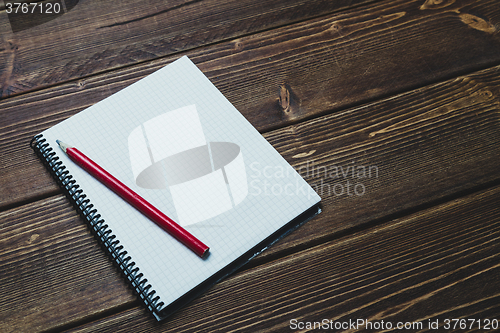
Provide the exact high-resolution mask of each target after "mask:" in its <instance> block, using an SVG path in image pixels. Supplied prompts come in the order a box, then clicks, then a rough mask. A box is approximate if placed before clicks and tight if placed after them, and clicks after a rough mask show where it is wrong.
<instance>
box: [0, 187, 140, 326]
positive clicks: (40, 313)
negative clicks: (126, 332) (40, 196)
mask: <svg viewBox="0 0 500 333" xmlns="http://www.w3.org/2000/svg"><path fill="white" fill-rule="evenodd" d="M48 216H53V217H52V218H47V217H48ZM0 225H1V227H0V234H1V237H0V258H1V260H0V271H1V272H2V274H0V290H1V296H0V297H1V299H2V300H1V302H0V303H1V304H2V305H0V331H1V332H35V331H42V330H45V329H47V328H50V327H53V326H54V325H58V324H61V323H67V322H70V321H72V320H75V319H81V318H82V316H83V317H85V316H88V315H95V314H99V313H100V312H101V311H102V310H103V309H105V308H106V307H109V306H111V307H113V306H120V305H122V304H123V303H127V302H128V303H133V302H135V301H136V298H135V297H134V295H133V293H132V291H131V290H129V289H128V287H127V286H126V283H125V281H124V280H123V279H122V278H120V274H119V273H118V271H117V270H114V269H113V266H112V264H111V262H110V261H109V260H108V258H106V256H105V255H104V252H103V251H102V250H101V249H100V248H99V245H98V244H97V242H96V241H94V239H93V237H92V235H91V234H90V232H88V231H87V229H86V226H85V225H84V224H83V221H82V220H80V218H79V217H78V216H77V215H76V212H75V211H74V210H73V208H72V207H71V206H70V205H69V203H68V202H67V200H66V198H65V197H62V196H58V197H53V198H50V199H47V200H41V201H37V202H36V203H34V204H31V205H29V206H23V207H20V208H18V209H16V210H14V211H7V212H3V213H2V214H1V216H0ZM91 295H93V296H91ZM96 295H99V297H95V296H96Z"/></svg>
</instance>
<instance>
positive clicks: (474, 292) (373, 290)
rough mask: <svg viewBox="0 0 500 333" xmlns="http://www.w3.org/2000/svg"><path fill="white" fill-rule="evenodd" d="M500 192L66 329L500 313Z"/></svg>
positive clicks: (202, 327)
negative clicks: (155, 306) (147, 307)
mask: <svg viewBox="0 0 500 333" xmlns="http://www.w3.org/2000/svg"><path fill="white" fill-rule="evenodd" d="M499 200H500V189H499V188H498V187H497V188H494V189H492V190H488V191H484V192H480V193H477V194H474V195H471V196H467V197H464V198H461V199H459V200H454V201H451V202H448V203H446V204H443V205H440V206H438V207H435V208H432V209H428V210H424V211H421V212H418V213H416V214H413V215H411V216H408V217H406V218H403V219H400V220H394V221H392V222H390V223H387V224H384V225H381V226H378V227H375V228H373V229H371V230H367V231H366V232H360V233H356V234H353V235H350V236H346V237H344V238H341V239H338V240H335V241H332V242H328V243H326V244H323V245H321V246H317V247H314V248H311V249H308V250H305V251H302V252H300V253H297V254H293V255H291V256H288V257H285V258H282V259H280V260H277V261H275V262H270V263H268V264H265V265H262V266H259V267H256V268H254V269H252V270H248V271H244V272H242V273H240V274H237V275H236V276H232V277H230V278H229V279H227V280H226V281H224V282H222V283H219V284H218V285H216V286H215V287H214V288H212V289H211V290H210V291H209V292H208V293H207V294H206V295H204V296H202V297H200V298H199V299H197V300H196V301H194V302H193V303H192V304H191V305H190V306H188V307H186V308H184V309H182V310H181V311H180V312H178V313H177V314H175V315H174V317H173V318H171V319H170V320H168V321H166V322H164V323H160V324H158V323H156V322H155V321H154V319H152V318H151V317H147V316H145V314H144V310H143V309H141V308H140V307H134V308H131V309H127V310H124V311H122V312H119V313H117V314H115V315H112V316H108V317H106V318H103V319H100V320H97V321H95V322H91V323H88V324H84V325H82V326H80V327H77V328H75V329H73V330H70V331H71V332H95V331H99V332H129V331H130V330H131V329H132V330H134V331H137V332H138V331H141V332H170V331H171V332H192V331H215V330H221V331H226V332H227V331H242V332H256V331H266V332H274V331H276V332H278V331H280V332H282V331H287V330H289V328H290V320H292V319H297V320H298V321H304V322H307V321H309V322H321V321H322V320H323V319H326V320H329V321H330V320H332V321H334V322H340V323H342V322H346V321H347V322H349V320H354V321H355V320H357V319H366V320H368V321H370V322H372V323H373V322H379V323H380V322H381V321H382V320H384V322H386V323H387V322H391V323H393V325H394V326H396V325H397V323H398V322H402V323H406V322H410V323H413V322H414V323H422V325H423V328H427V326H428V323H429V320H431V321H433V322H434V321H435V320H439V324H440V325H439V326H440V328H443V325H444V323H445V322H444V320H445V319H447V318H476V319H482V320H484V319H488V318H489V319H499V318H500V306H499V305H498V302H499V300H500V292H499V290H500V289H499V285H500V280H499V278H498V276H499V273H500V264H499V263H500V254H499V250H500V245H499V240H500V209H499V207H498V201H499ZM417 325H418V324H417ZM363 328H364V327H362V328H360V330H362V329H363ZM337 331H338V330H337ZM345 331H348V332H351V331H356V330H345ZM357 331H359V330H357ZM413 331H416V330H413ZM422 331H427V330H422ZM470 331H474V330H470ZM478 331H480V330H478Z"/></svg>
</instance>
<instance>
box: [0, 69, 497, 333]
mask: <svg viewBox="0 0 500 333" xmlns="http://www.w3.org/2000/svg"><path fill="white" fill-rule="evenodd" d="M498 80H499V77H498V73H497V70H496V69H494V70H488V71H483V72H481V73H478V74H474V75H471V76H468V77H462V78H460V79H455V80H450V81H447V82H444V83H441V84H435V85H433V86H430V87H427V88H426V89H420V90H417V91H413V92H409V93H405V94H402V95H400V96H397V97H394V98H388V99H386V100H383V101H379V102H374V103H371V104H368V105H365V106H363V107H359V108H352V109H349V110H346V111H344V112H340V113H336V114H331V115H326V116H323V117H319V118H316V119H312V120H310V121H307V122H303V123H301V124H297V125H291V126H289V127H286V128H283V129H280V130H276V131H272V132H269V133H267V134H266V138H267V139H268V140H269V141H270V142H271V143H272V144H273V145H274V146H275V147H276V148H277V149H278V150H279V152H280V153H281V154H283V156H285V158H286V159H288V160H289V161H290V162H291V163H292V164H293V165H294V166H295V167H296V168H297V169H299V171H301V173H302V175H303V176H304V177H305V179H306V180H307V181H308V182H309V183H310V184H312V185H313V186H315V187H316V188H317V189H318V192H319V193H320V194H321V196H322V198H323V204H324V212H323V213H322V214H321V215H320V216H319V217H317V218H316V219H314V220H312V221H310V222H309V223H307V224H305V225H304V226H302V227H301V228H300V229H299V230H297V231H296V232H294V233H293V234H291V235H290V236H289V237H287V238H286V239H285V240H284V241H282V242H279V243H278V244H276V245H275V246H273V247H272V248H271V249H270V250H268V251H266V252H264V253H263V255H261V256H259V258H257V260H255V261H254V264H256V263H257V264H258V263H262V262H266V261H269V260H271V259H273V258H277V257H280V256H282V255H283V254H284V253H288V252H296V251H298V250H300V249H302V248H308V247H311V246H313V245H315V244H321V243H323V242H326V241H328V240H331V239H333V238H334V237H337V235H338V234H339V233H340V232H342V231H345V230H348V229H350V228H352V227H355V226H361V225H363V224H366V223H370V222H373V221H374V220H376V219H379V220H380V219H383V218H386V219H387V217H388V216H391V215H394V214H396V213H398V212H401V211H402V210H409V209H414V208H415V207H420V206H422V205H424V204H429V203H432V202H434V201H436V200H442V199H443V198H447V197H448V196H450V195H457V194H461V193H463V192H464V191H468V190H470V189H471V188H474V187H476V186H484V185H485V184H486V185H487V184H488V183H490V182H498V180H499V179H500V177H499V174H498V172H499V170H498V161H499V156H500V154H499V149H500V145H499V144H498V143H499V142H500V137H499V135H500V132H499V130H498V126H499V125H500V122H499V121H498V120H499V119H498V117H499V113H498V107H499V103H498V94H499V92H500V89H499V85H498ZM495 82H497V83H495ZM352 162H354V163H352ZM308 163H309V165H310V167H309V169H308V170H307V169H306V168H302V169H301V167H303V166H307V165H308ZM312 165H314V166H315V168H316V169H315V170H318V169H317V167H321V166H323V167H327V168H328V169H327V170H328V175H327V176H326V177H325V175H324V174H323V173H322V172H317V171H314V172H313V171H312V167H311V166H312ZM353 165H354V166H375V167H377V169H378V174H377V175H375V174H372V176H371V177H368V176H367V177H365V178H357V173H356V175H355V177H354V179H353V178H352V175H351V174H349V175H347V176H346V178H344V176H343V175H340V176H339V177H332V176H331V175H330V173H331V172H332V170H333V169H332V167H333V166H337V167H340V166H342V167H343V168H344V170H346V169H347V167H352V166H353ZM261 171H263V170H261ZM307 171H309V172H307ZM253 172H256V171H255V169H251V170H249V173H250V175H249V177H250V179H251V174H252V173H253ZM372 172H375V171H372ZM322 181H323V183H322ZM347 181H352V183H353V185H351V186H354V184H357V183H362V184H363V186H364V187H365V193H364V194H363V195H356V193H355V192H351V195H349V194H348V193H347V190H346V186H347ZM336 184H342V185H343V186H344V188H345V190H344V193H343V194H342V195H338V194H339V192H335V186H336ZM253 185H255V184H253ZM322 185H323V190H322V188H321V186H322ZM328 186H329V187H330V189H331V190H330V191H328ZM261 190H262V191H264V190H265V189H264V188H261ZM358 190H359V189H358ZM251 191H255V188H254V187H253V186H251ZM351 191H354V189H353V187H351ZM263 195H264V194H263ZM51 200H55V201H56V202H58V204H57V205H56V207H54V208H50V209H46V210H40V207H44V206H45V205H48V206H49V207H51V204H50V202H51ZM62 202H64V200H63V199H62V196H57V197H56V198H55V199H52V198H48V199H45V200H42V201H37V202H35V203H33V204H29V205H26V206H23V207H21V208H18V209H14V210H11V211H6V212H4V213H3V214H2V215H1V216H0V221H4V220H7V219H10V220H11V221H23V224H20V225H19V227H20V228H28V226H29V225H32V224H34V225H39V224H43V223H44V221H49V222H50V223H54V227H53V229H52V230H53V232H57V233H62V234H58V235H57V236H56V235H55V234H54V235H52V236H51V237H52V238H54V239H56V238H57V239H60V240H61V243H60V245H58V246H61V247H64V249H62V248H60V247H57V248H54V249H53V250H51V251H48V250H43V249H44V246H45V244H43V245H41V249H40V247H35V248H36V249H37V250H36V251H38V252H40V253H46V254H47V255H48V256H49V257H48V258H50V261H51V262H62V261H64V260H65V259H66V258H71V259H70V261H71V263H70V264H68V265H71V270H70V272H71V273H70V274H68V275H67V276H66V277H65V278H66V279H71V276H73V275H76V276H79V277H83V276H85V274H86V271H87V270H89V268H88V267H85V266H82V267H81V268H80V266H79V262H80V260H82V259H83V260H84V261H86V260H92V264H95V265H96V266H98V267H95V268H93V269H94V270H97V271H98V272H99V274H101V276H102V278H103V279H106V281H111V282H108V283H113V282H112V281H113V279H116V281H117V282H115V283H116V285H114V286H113V287H110V288H111V289H112V290H113V292H116V293H117V294H119V295H120V296H119V297H118V296H116V295H115V296H116V298H117V299H125V302H124V303H120V305H119V306H120V307H121V306H123V305H127V306H128V305H130V304H132V302H133V298H132V297H131V296H130V292H129V291H128V290H127V289H126V288H125V287H124V285H123V284H122V282H121V280H120V279H118V278H117V275H116V272H115V271H114V270H113V269H112V268H111V265H110V264H109V263H107V262H106V260H105V258H103V257H102V256H101V259H99V261H98V260H96V259H95V258H94V259H89V258H88V255H87V253H86V252H85V251H82V252H80V250H78V251H76V250H74V249H81V248H85V246H88V243H89V242H91V241H90V237H89V235H88V234H87V233H86V232H84V231H83V230H80V231H78V232H75V234H74V235H73V231H72V229H71V228H68V227H66V226H64V225H61V224H64V223H70V221H67V220H66V218H65V216H74V213H72V212H73V209H72V208H71V207H70V206H69V205H66V206H64V205H63V204H62ZM39 210H40V211H39ZM25 212H31V214H38V215H36V216H37V218H36V219H35V218H34V217H31V216H30V217H27V218H23V217H22V214H25ZM11 223H15V222H11ZM71 223H76V224H81V222H78V220H77V219H76V218H74V219H73V220H72V221H71ZM16 225H17V224H16ZM16 228H18V226H14V229H12V230H10V229H8V228H3V227H2V228H1V230H2V232H10V234H12V235H16V234H22V233H23V232H22V231H23V230H18V229H16ZM4 230H5V231H4ZM68 232H69V233H70V235H67V234H66V233H68ZM9 237H10V236H9ZM9 237H0V239H9ZM30 237H31V234H29V235H26V236H25V238H28V239H29V238H30ZM64 239H70V240H71V245H68V244H67V242H66V243H64V242H63V241H62V240H64ZM12 246H14V245H10V243H9V244H6V246H5V247H4V248H7V249H10V248H11V247H12ZM6 251H11V250H6ZM36 251H35V252H36ZM96 251H97V249H96ZM81 256H84V258H82V257H81ZM0 257H3V256H0ZM5 258H7V257H5ZM91 258H93V257H91ZM8 259H9V260H7V261H6V262H5V265H6V267H18V266H21V265H22V262H23V261H24V260H25V259H24V258H23V257H22V256H20V255H16V256H14V255H13V256H11V257H8ZM17 260H20V261H17ZM34 260H35V262H38V261H40V260H41V261H42V262H44V260H45V261H47V260H49V259H43V260H42V259H39V258H36V257H35V259H34ZM66 260H67V259H66ZM61 267H64V266H61ZM27 269H28V270H29V275H30V276H33V277H34V278H33V280H31V283H29V284H28V283H27V284H25V285H23V288H24V290H25V292H26V293H29V294H33V295H39V296H42V295H40V293H44V292H46V291H47V290H48V289H50V287H47V285H48V286H54V285H55V283H56V281H55V274H54V275H52V276H51V277H52V280H50V279H48V280H46V279H41V278H39V276H44V272H45V270H46V267H45V266H43V265H42V266H37V265H28V266H27ZM75 280H78V279H75ZM118 281H120V282H118ZM65 283H69V282H65ZM89 283H90V285H91V286H92V287H87V288H88V292H89V293H90V294H91V296H89V294H86V293H85V292H84V293H82V294H77V295H74V294H73V293H71V290H68V289H67V288H66V287H64V286H63V290H61V291H57V293H56V294H54V295H51V297H52V298H50V297H48V298H47V299H48V300H53V299H55V298H56V297H57V298H58V299H59V300H60V304H61V306H60V307H59V305H58V306H57V309H56V310H57V311H54V313H55V314H56V315H57V316H59V317H58V318H52V317H51V318H50V320H49V321H47V320H46V317H44V316H42V317H37V315H36V314H34V315H33V316H34V317H31V316H28V317H29V323H33V325H38V326H40V327H45V328H49V327H52V325H63V324H68V323H70V322H71V321H74V320H83V319H84V318H88V317H89V316H94V315H96V312H100V311H107V310H111V309H112V308H113V306H115V305H114V304H115V303H110V304H109V306H108V305H106V304H108V303H107V302H108V297H112V296H109V295H108V294H103V295H104V296H103V298H102V299H101V296H100V295H101V292H102V290H101V289H99V287H98V286H95V285H93V282H92V281H88V280H84V279H83V278H81V280H80V281H79V282H75V284H73V285H72V287H71V288H81V287H78V284H84V285H87V284H89ZM0 285H2V284H0ZM95 290H97V291H95ZM6 297H7V299H5V300H4V299H1V301H0V303H2V302H3V303H5V309H10V308H11V307H12V309H13V311H16V313H18V314H17V315H16V316H17V317H16V318H23V317H24V315H23V311H24V310H26V311H30V309H29V308H27V309H26V308H18V307H16V306H13V305H11V303H13V302H14V303H16V304H17V303H19V304H20V305H19V306H20V307H22V306H23V305H22V304H23V302H20V299H16V297H12V295H9V296H7V295H6ZM19 297H22V294H19ZM89 297H92V298H93V301H92V302H93V303H89V305H88V308H85V309H82V312H79V313H78V314H75V313H73V312H71V313H69V314H68V313H66V312H67V311H70V310H68V309H66V308H67V307H66V306H65V305H64V304H65V301H63V300H64V299H66V298H68V299H71V302H74V303H72V304H77V303H78V302H86V301H84V300H85V299H87V298H89ZM82 299H83V300H82ZM23 309H24V310H23ZM96 309H97V310H96ZM4 311H7V310H4ZM71 311H78V310H75V309H73V308H71ZM30 314H31V312H30ZM6 317H7V316H6ZM19 320H21V319H19ZM22 323H23V324H22V325H30V324H29V323H28V322H25V321H22ZM23 327H24V326H23Z"/></svg>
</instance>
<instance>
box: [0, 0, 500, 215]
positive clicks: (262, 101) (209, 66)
mask: <svg viewBox="0 0 500 333" xmlns="http://www.w3.org/2000/svg"><path fill="white" fill-rule="evenodd" d="M419 6H420V5H418V6H417V3H415V2H412V3H406V2H397V1H396V2H394V3H392V2H391V3H389V2H383V3H380V4H378V3H377V4H373V5H370V6H367V7H366V8H365V7H363V8H357V9H356V10H353V11H348V12H346V13H341V14H337V15H333V16H329V17H325V18H322V19H317V20H312V21H308V22H304V23H300V24H297V25H294V26H290V27H284V28H280V29H275V30H272V31H268V32H265V33H262V34H257V35H252V36H248V37H244V38H241V39H238V40H234V41H231V42H228V43H222V44H218V45H214V46H211V47H209V48H206V49H205V48H202V49H197V50H195V51H192V52H191V53H189V55H190V56H192V58H193V60H194V61H195V63H197V64H198V65H199V66H200V68H201V69H202V70H203V71H204V72H205V73H207V75H208V76H209V78H210V79H211V80H212V81H213V82H214V83H215V84H216V85H217V86H218V87H219V88H220V89H221V90H222V92H223V93H224V94H225V95H226V96H227V97H228V98H229V99H230V101H232V102H233V104H235V106H236V107H237V108H238V109H239V110H240V111H241V112H242V113H243V114H244V115H245V117H247V119H249V120H250V122H251V123H252V124H253V125H254V126H256V127H257V128H258V129H259V130H260V131H268V130H269V129H272V128H276V127H282V126H286V125H287V124H291V123H296V122H299V121H301V120H303V119H307V118H311V117H315V116H318V115H321V114H325V113H328V112H332V111H337V110H341V109H344V108H345V107H347V106H349V105H351V104H359V103H362V102H366V101H368V100H370V99H373V98H380V97H381V96H385V95H391V94H394V93H396V92H398V91H401V90H405V89H409V88H411V87H414V86H421V85H425V84H427V83H430V82H432V81H435V80H439V79H444V78H446V77H448V76H452V75H457V74H459V73H460V72H463V71H470V70H473V69H474V68H476V67H478V66H487V65H489V64H491V63H493V62H495V61H498V60H500V49H498V50H497V47H500V44H499V43H498V40H497V38H498V34H496V33H490V32H488V31H489V30H488V29H486V30H487V31H480V30H477V29H475V28H472V27H470V25H468V24H464V22H463V20H462V19H461V18H460V15H459V13H465V12H474V13H477V15H480V14H479V13H484V15H485V16H484V17H487V18H488V19H489V20H490V19H491V20H495V19H496V15H497V14H498V13H499V10H498V9H499V8H500V5H499V4H498V2H492V1H476V2H470V1H458V2H454V3H452V4H449V5H448V6H444V5H443V6H441V7H440V8H438V9H433V10H430V9H421V7H419ZM457 11H459V13H457ZM398 13H399V14H398ZM401 13H404V15H402V14H401ZM481 15H483V14H481ZM467 22H469V21H467ZM478 22H482V21H478ZM469 23H470V22H469ZM332 26H333V27H337V28H338V29H340V30H339V31H338V32H335V31H334V32H332V31H333V30H331V29H330V28H331V27H332ZM415 31H418V32H419V33H418V34H416V33H415ZM422 36H425V37H422ZM459 40H460V41H459ZM442 41H445V42H442ZM443 43H444V44H443ZM436 45H439V47H440V49H439V50H436V52H434V51H432V52H431V51H425V52H424V50H434V49H435V48H436ZM415 48H418V50H416V49H415ZM470 49H474V50H475V51H474V52H469V50H470ZM284 50H290V51H284ZM404 50H408V51H404ZM478 50H483V51H481V52H476V51H478ZM402 52H407V54H406V53H405V54H404V55H403V54H402ZM457 55H460V56H457ZM171 60H172V58H168V59H162V60H159V61H158V62H154V63H144V64H142V65H139V66H136V67H130V68H127V69H125V70H122V71H115V72H111V73H109V74H105V75H101V76H96V77H92V78H89V79H88V80H81V81H75V82H72V83H68V84H64V85H60V86H57V87H53V88H51V89H46V90H42V91H38V92H36V93H32V94H25V95H22V96H18V97H14V98H9V99H7V100H4V101H2V102H1V103H0V128H2V133H1V134H0V135H2V137H0V148H1V149H0V154H1V156H2V158H0V163H2V166H1V167H2V169H3V171H4V177H3V179H4V180H5V181H3V183H2V184H1V186H2V188H3V191H1V192H0V206H3V207H12V206H14V205H16V204H19V203H23V202H28V201H29V200H32V199H33V198H37V197H40V196H43V195H46V194H47V193H54V191H55V190H56V189H55V187H54V185H53V182H52V181H51V180H50V178H49V177H48V176H47V175H46V174H45V171H43V170H42V167H41V164H40V163H39V162H38V161H36V160H35V159H34V155H33V154H32V153H31V152H30V149H29V148H28V145H27V143H28V141H29V139H30V138H31V136H32V135H34V134H36V133H38V132H40V131H42V130H43V129H45V128H47V127H49V126H51V125H53V124H55V123H57V122H59V121H61V120H63V119H65V118H67V117H68V116H70V115H72V114H74V113H76V112H78V111H80V110H82V109H83V108H85V107H87V106H89V105H91V104H93V103H96V102H97V101H99V100H101V99H103V98H105V97H107V96H109V95H111V94H112V93H113V92H116V91H118V90H119V89H121V88H123V87H125V86H127V85H129V84H130V83H132V82H135V81H136V80H137V79H139V78H141V77H143V76H145V75H147V74H149V73H151V72H152V71H153V70H155V69H158V68H160V67H161V66H163V65H165V64H166V63H168V62H170V61H171ZM495 84H496V83H495ZM438 94H439V93H438ZM419 98H421V99H425V98H426V97H425V96H423V95H421V97H419ZM494 98H496V97H494ZM287 103H288V104H287ZM400 107H401V108H403V109H402V110H404V107H406V106H403V105H402V106H400ZM397 117H399V115H398V116H397ZM365 124H370V126H371V123H365ZM19 166H23V169H24V172H23V171H21V169H20V168H19Z"/></svg>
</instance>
